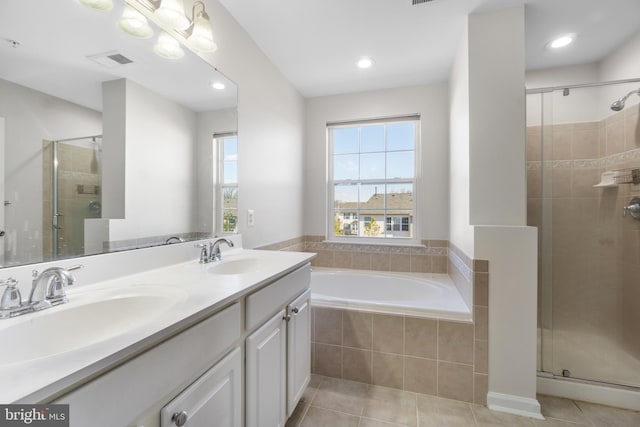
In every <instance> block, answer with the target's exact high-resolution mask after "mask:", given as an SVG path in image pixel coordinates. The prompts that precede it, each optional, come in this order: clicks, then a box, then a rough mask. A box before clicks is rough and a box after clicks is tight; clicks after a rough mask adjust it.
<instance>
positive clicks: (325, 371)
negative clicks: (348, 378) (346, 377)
mask: <svg viewBox="0 0 640 427" xmlns="http://www.w3.org/2000/svg"><path fill="white" fill-rule="evenodd" d="M314 347H315V358H314V368H315V371H314V374H318V375H325V376H327V377H335V378H341V377H342V347H339V346H335V345H325V344H318V343H315V345H314Z"/></svg>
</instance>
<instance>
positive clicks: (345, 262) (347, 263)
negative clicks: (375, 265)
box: [332, 251, 353, 268]
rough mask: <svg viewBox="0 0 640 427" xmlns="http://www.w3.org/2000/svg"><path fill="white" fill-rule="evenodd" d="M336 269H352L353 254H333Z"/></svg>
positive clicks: (341, 252) (337, 252) (339, 252)
mask: <svg viewBox="0 0 640 427" xmlns="http://www.w3.org/2000/svg"><path fill="white" fill-rule="evenodd" d="M332 267H335V268H352V267H353V252H345V251H336V252H334V254H333V266H332Z"/></svg>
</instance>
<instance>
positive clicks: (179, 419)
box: [171, 411, 189, 427]
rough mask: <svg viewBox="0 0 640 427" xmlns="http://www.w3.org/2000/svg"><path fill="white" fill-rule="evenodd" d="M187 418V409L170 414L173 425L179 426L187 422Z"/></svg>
mask: <svg viewBox="0 0 640 427" xmlns="http://www.w3.org/2000/svg"><path fill="white" fill-rule="evenodd" d="M187 418H189V414H187V411H180V412H174V413H173V415H172V416H171V421H173V422H174V424H175V425H177V426H178V427H180V426H183V425H185V424H186V423H187Z"/></svg>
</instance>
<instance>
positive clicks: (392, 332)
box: [372, 314, 404, 354]
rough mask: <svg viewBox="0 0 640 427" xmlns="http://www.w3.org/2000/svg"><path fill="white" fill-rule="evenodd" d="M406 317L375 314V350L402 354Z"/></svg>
mask: <svg viewBox="0 0 640 427" xmlns="http://www.w3.org/2000/svg"><path fill="white" fill-rule="evenodd" d="M403 332H404V318H403V317H402V316H389V315H385V314H374V315H373V345H372V348H373V350H376V351H382V352H385V353H396V354H402V353H403V351H404V333H403Z"/></svg>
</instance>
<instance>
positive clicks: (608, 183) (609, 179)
mask: <svg viewBox="0 0 640 427" xmlns="http://www.w3.org/2000/svg"><path fill="white" fill-rule="evenodd" d="M618 173H619V172H618V171H607V172H602V175H601V176H600V182H599V183H598V184H596V185H594V187H599V188H612V187H617V186H618V182H617V175H618Z"/></svg>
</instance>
